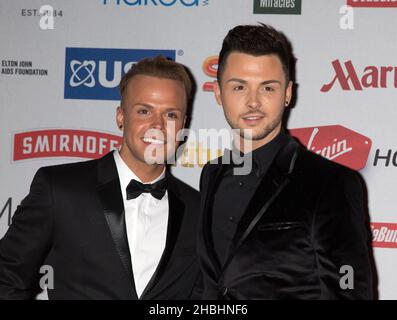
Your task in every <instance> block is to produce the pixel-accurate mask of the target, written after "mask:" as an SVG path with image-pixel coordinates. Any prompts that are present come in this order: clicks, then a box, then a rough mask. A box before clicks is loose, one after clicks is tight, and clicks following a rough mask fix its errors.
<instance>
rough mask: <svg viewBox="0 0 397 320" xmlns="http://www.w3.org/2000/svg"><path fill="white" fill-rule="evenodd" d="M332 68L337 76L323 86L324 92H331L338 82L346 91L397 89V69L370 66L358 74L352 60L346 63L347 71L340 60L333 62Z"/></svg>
mask: <svg viewBox="0 0 397 320" xmlns="http://www.w3.org/2000/svg"><path fill="white" fill-rule="evenodd" d="M332 66H333V68H334V71H335V76H334V77H333V79H332V80H331V82H329V83H327V84H325V85H323V86H322V88H321V91H322V92H328V91H330V90H331V89H332V88H333V86H334V85H335V84H336V83H337V82H338V83H339V84H340V86H341V87H342V89H343V90H345V91H351V90H357V91H362V90H364V89H369V88H374V89H377V88H387V87H389V86H394V88H397V67H392V66H381V67H376V66H368V67H365V68H364V70H363V71H362V72H357V70H356V68H355V67H354V65H353V63H352V61H351V60H349V61H346V62H345V63H344V66H345V69H346V70H343V68H342V64H341V63H340V61H339V60H334V61H332Z"/></svg>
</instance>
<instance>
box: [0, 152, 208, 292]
mask: <svg viewBox="0 0 397 320" xmlns="http://www.w3.org/2000/svg"><path fill="white" fill-rule="evenodd" d="M167 179H168V195H169V220H168V230H167V238H166V246H165V250H164V253H163V255H162V257H161V260H160V263H159V265H158V267H157V269H156V271H155V274H154V275H153V277H152V279H151V280H150V282H149V284H148V286H147V287H146V289H145V290H144V292H143V294H142V296H141V299H188V298H189V296H190V294H191V292H192V289H193V284H194V282H195V280H196V278H197V275H198V263H197V258H196V248H195V246H196V241H195V240H196V239H195V233H196V232H195V230H196V226H197V217H198V208H199V201H200V200H199V193H198V192H197V191H196V190H194V189H193V188H191V187H189V186H188V185H186V184H185V183H183V182H182V181H180V180H178V179H177V178H175V177H173V176H172V175H171V174H169V173H168V172H167ZM42 265H49V266H51V267H52V268H53V272H54V289H51V290H48V295H49V298H50V299H137V294H136V291H135V285H134V277H133V274H132V267H131V257H130V252H129V246H128V240H127V234H126V225H125V218H124V206H123V199H122V196H121V190H120V182H119V178H118V174H117V169H116V164H115V162H114V159H113V155H112V153H109V154H108V155H106V156H105V157H103V158H101V159H99V160H91V161H87V162H79V163H74V164H66V165H59V166H51V167H44V168H41V169H39V170H38V171H37V173H36V175H35V177H34V179H33V182H32V185H31V189H30V193H29V195H28V196H27V197H26V198H25V199H24V200H23V201H22V202H21V205H20V206H18V208H17V210H16V212H15V214H14V216H13V222H12V225H11V226H10V228H9V229H8V231H7V233H6V235H5V236H4V238H3V239H2V240H1V241H0V298H3V299H29V298H32V297H34V295H35V293H36V292H37V289H38V284H39V278H40V277H42V276H43V274H40V272H39V270H40V268H41V266H42ZM47 274H48V275H49V273H47Z"/></svg>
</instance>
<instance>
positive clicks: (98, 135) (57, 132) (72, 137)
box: [13, 129, 122, 161]
mask: <svg viewBox="0 0 397 320" xmlns="http://www.w3.org/2000/svg"><path fill="white" fill-rule="evenodd" d="M121 141H122V138H121V137H119V136H116V135H113V134H108V133H103V132H96V131H87V130H68V129H53V130H38V131H30V132H22V133H17V134H15V136H14V155H13V160H14V161H18V160H24V159H31V158H50V157H77V158H89V159H96V158H100V157H102V156H104V155H105V154H106V153H108V152H109V151H111V150H113V149H116V148H118V147H119V146H120V145H121Z"/></svg>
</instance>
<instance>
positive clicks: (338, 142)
mask: <svg viewBox="0 0 397 320" xmlns="http://www.w3.org/2000/svg"><path fill="white" fill-rule="evenodd" d="M290 133H291V135H292V136H294V137H295V138H297V139H298V140H299V141H300V142H301V143H302V144H303V145H305V146H306V148H307V149H308V150H310V151H312V152H314V153H316V154H319V155H321V156H323V157H324V158H327V159H329V160H332V161H335V162H337V163H339V164H342V165H344V166H346V167H349V168H351V169H354V170H361V169H363V168H365V165H366V163H367V160H368V156H369V152H370V150H371V145H372V141H371V139H369V138H367V137H365V136H363V135H361V134H359V133H357V132H355V131H353V130H350V129H347V128H345V127H342V126H340V125H334V126H322V127H311V128H299V129H292V130H290Z"/></svg>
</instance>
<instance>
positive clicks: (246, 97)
mask: <svg viewBox="0 0 397 320" xmlns="http://www.w3.org/2000/svg"><path fill="white" fill-rule="evenodd" d="M292 63H293V55H292V50H291V46H290V44H289V42H288V41H287V39H286V37H285V36H284V35H283V34H282V33H280V32H278V31H277V30H275V29H273V28H272V27H270V26H267V25H264V24H261V25H257V26H252V25H246V26H237V27H235V28H234V29H232V30H230V31H229V33H228V35H227V36H226V38H225V39H224V42H223V46H222V50H221V52H220V55H219V63H218V81H217V84H216V86H215V97H216V101H217V102H218V104H219V105H221V106H222V107H223V110H224V114H225V117H226V120H227V122H228V123H229V125H230V126H231V127H232V129H238V130H239V134H240V135H239V136H238V139H237V141H235V143H234V150H233V151H231V154H234V153H240V154H242V155H243V156H244V157H247V158H250V159H251V160H252V170H250V172H249V173H248V174H247V175H235V174H234V172H235V169H236V167H239V164H236V163H233V161H232V163H231V164H227V163H225V161H223V160H225V159H230V158H232V159H233V156H230V154H229V155H228V156H226V155H227V154H226V155H224V157H222V158H220V159H217V160H216V161H211V162H210V163H208V164H207V165H206V166H205V167H204V168H203V171H202V174H201V181H200V190H201V194H202V196H201V197H202V215H201V218H200V227H199V243H198V246H199V249H198V251H199V261H200V265H201V269H202V273H203V294H202V297H203V298H204V299H371V298H372V284H371V268H370V261H369V248H368V239H369V238H368V237H369V234H368V232H367V226H366V222H365V218H366V217H365V210H364V208H363V190H362V186H361V184H360V180H359V178H358V174H357V173H355V172H353V171H352V170H350V169H348V168H346V167H343V166H341V165H338V164H336V163H333V162H331V161H329V160H326V159H325V158H322V157H320V156H318V155H316V154H314V153H311V152H309V151H307V150H306V149H305V148H303V147H301V146H300V145H299V144H298V143H297V142H296V141H295V140H294V139H293V138H291V137H290V136H289V135H288V134H287V133H286V132H285V131H284V130H283V128H282V117H283V114H284V110H285V108H286V107H287V106H288V105H289V104H290V102H291V99H292V86H293V83H292V81H291V75H290V72H291V68H292V67H293V64H292ZM247 141H249V142H250V144H251V147H250V148H246V147H245V146H246V145H247V144H246V143H245V142H247ZM248 156H249V157H248ZM219 162H220V163H219Z"/></svg>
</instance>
